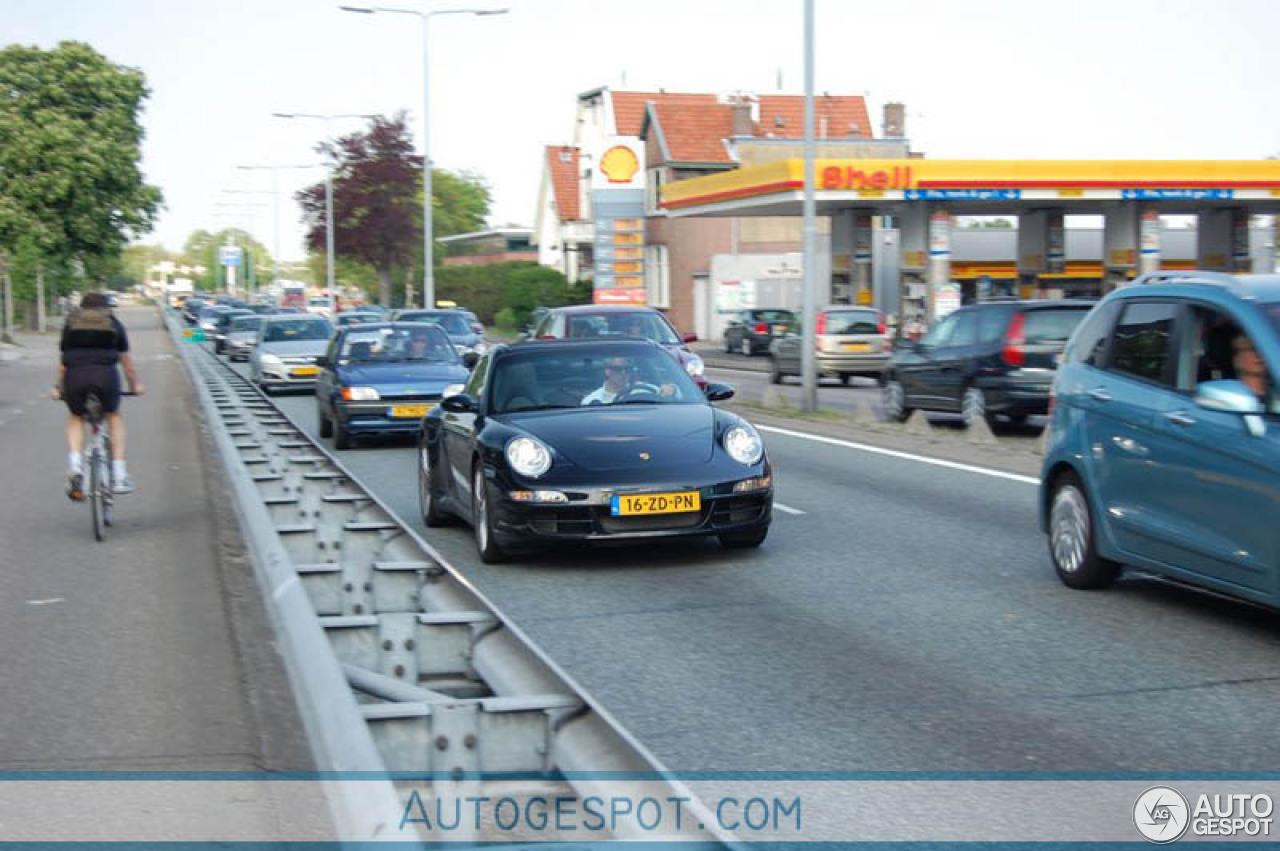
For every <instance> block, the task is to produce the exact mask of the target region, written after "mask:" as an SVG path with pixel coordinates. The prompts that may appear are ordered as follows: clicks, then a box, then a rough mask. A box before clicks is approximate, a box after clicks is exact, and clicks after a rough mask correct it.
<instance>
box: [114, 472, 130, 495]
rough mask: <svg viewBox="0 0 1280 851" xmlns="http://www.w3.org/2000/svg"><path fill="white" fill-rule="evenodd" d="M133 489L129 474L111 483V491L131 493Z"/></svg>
mask: <svg viewBox="0 0 1280 851" xmlns="http://www.w3.org/2000/svg"><path fill="white" fill-rule="evenodd" d="M133 491H134V487H133V479H132V478H130V477H129V476H125V477H124V478H120V479H116V480H115V481H114V482H113V483H112V484H111V492H112V493H133Z"/></svg>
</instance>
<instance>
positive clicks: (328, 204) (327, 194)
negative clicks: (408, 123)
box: [271, 112, 378, 316]
mask: <svg viewBox="0 0 1280 851" xmlns="http://www.w3.org/2000/svg"><path fill="white" fill-rule="evenodd" d="M271 114H272V115H273V116H274V117H276V118H303V119H312V120H317V121H323V122H324V148H325V151H326V152H327V153H328V154H329V167H328V168H326V169H325V171H324V224H325V227H324V259H325V263H324V266H325V288H326V289H327V290H328V291H329V315H330V316H333V314H334V313H335V311H334V309H333V308H334V302H333V297H334V289H335V287H336V284H335V283H334V279H333V275H334V271H333V165H334V159H333V140H332V139H331V138H330V136H329V122H330V121H331V120H333V119H335V118H377V117H378V116H376V115H367V114H364V113H351V112H341V113H329V114H317V113H312V112H273V113H271Z"/></svg>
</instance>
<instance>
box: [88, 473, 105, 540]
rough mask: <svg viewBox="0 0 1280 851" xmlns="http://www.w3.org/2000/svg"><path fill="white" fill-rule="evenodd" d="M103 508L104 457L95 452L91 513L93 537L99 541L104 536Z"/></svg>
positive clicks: (90, 500) (90, 474)
mask: <svg viewBox="0 0 1280 851" xmlns="http://www.w3.org/2000/svg"><path fill="white" fill-rule="evenodd" d="M102 508H103V503H102V459H101V458H100V457H99V455H98V453H97V452H94V454H93V455H92V456H91V457H90V460H89V513H90V514H92V515H93V537H94V539H95V540H98V541H101V540H102V536H103V517H102Z"/></svg>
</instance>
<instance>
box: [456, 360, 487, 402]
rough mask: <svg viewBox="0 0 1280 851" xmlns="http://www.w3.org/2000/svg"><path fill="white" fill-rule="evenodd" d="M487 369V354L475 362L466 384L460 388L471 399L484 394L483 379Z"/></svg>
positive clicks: (478, 397)
mask: <svg viewBox="0 0 1280 851" xmlns="http://www.w3.org/2000/svg"><path fill="white" fill-rule="evenodd" d="M488 371H489V356H488V355H485V356H484V357H482V358H481V359H480V362H479V363H477V364H476V368H475V369H474V370H472V372H471V377H470V378H468V379H467V386H466V387H464V388H463V389H462V392H463V393H466V394H467V395H468V396H470V397H471V398H472V399H477V400H479V399H480V398H481V397H483V396H484V379H485V373H486V372H488Z"/></svg>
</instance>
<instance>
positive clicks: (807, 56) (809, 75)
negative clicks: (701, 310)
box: [800, 0, 818, 411]
mask: <svg viewBox="0 0 1280 851" xmlns="http://www.w3.org/2000/svg"><path fill="white" fill-rule="evenodd" d="M814 148H815V145H814V138H813V0H804V204H803V207H804V295H803V298H802V311H803V316H804V320H803V331H802V337H801V343H800V351H801V352H802V353H803V354H802V356H801V365H800V373H801V378H802V381H803V383H804V403H803V405H802V407H803V409H804V410H806V411H816V410H818V372H817V363H816V362H815V361H816V358H815V357H814V349H815V347H816V344H817V339H818V338H817V329H816V328H815V326H814V323H815V322H816V321H817V305H816V301H817V299H816V296H817V292H816V290H817V287H818V281H817V278H818V271H817V269H816V268H815V267H816V266H817V255H818V252H817V241H818V237H817V234H818V229H817V221H816V220H817V216H816V211H815V209H814V207H815V204H814V197H813V161H814Z"/></svg>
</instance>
